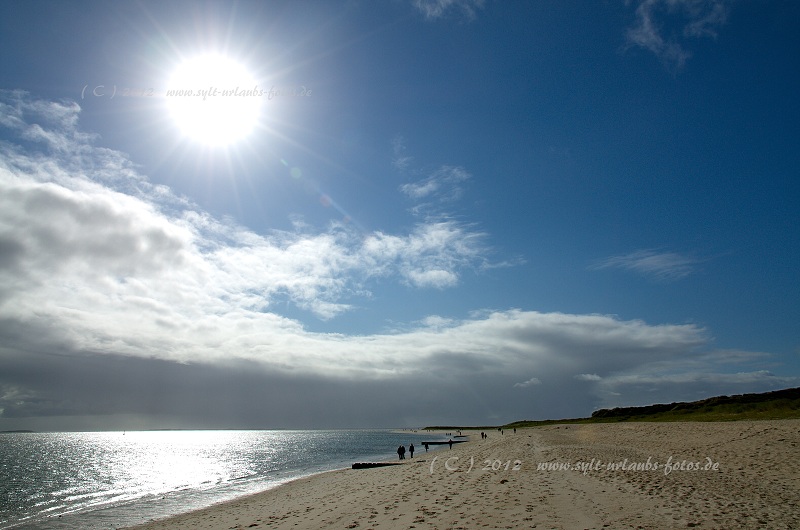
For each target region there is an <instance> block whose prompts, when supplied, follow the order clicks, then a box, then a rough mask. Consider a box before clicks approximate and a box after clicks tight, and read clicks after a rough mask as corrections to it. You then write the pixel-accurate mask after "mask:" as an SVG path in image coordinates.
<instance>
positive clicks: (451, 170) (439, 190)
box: [400, 166, 471, 201]
mask: <svg viewBox="0 0 800 530" xmlns="http://www.w3.org/2000/svg"><path fill="white" fill-rule="evenodd" d="M470 177H471V175H470V174H469V172H467V171H466V170H465V169H464V168H461V167H454V166H442V167H440V168H439V169H437V170H436V171H434V172H433V173H431V174H430V175H429V176H428V177H426V178H424V179H422V180H421V181H419V182H415V183H411V184H404V185H402V186H400V190H401V191H402V192H403V193H405V194H406V195H408V196H409V197H411V198H412V199H415V200H419V199H427V198H435V199H437V200H438V201H454V200H457V199H458V198H460V197H461V194H462V192H463V190H462V188H461V183H462V182H464V181H465V180H468V179H469V178H470Z"/></svg>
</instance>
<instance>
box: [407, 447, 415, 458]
mask: <svg viewBox="0 0 800 530" xmlns="http://www.w3.org/2000/svg"><path fill="white" fill-rule="evenodd" d="M408 452H409V453H411V458H414V444H411V446H410V447H409V448H408Z"/></svg>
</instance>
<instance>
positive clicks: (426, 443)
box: [423, 442, 428, 453]
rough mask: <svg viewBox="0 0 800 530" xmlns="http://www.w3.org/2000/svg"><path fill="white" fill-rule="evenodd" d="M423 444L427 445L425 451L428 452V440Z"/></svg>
mask: <svg viewBox="0 0 800 530" xmlns="http://www.w3.org/2000/svg"><path fill="white" fill-rule="evenodd" d="M423 445H425V452H426V453H427V452H428V442H425V443H424V444H423Z"/></svg>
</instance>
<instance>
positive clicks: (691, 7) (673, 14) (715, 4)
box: [626, 0, 729, 71]
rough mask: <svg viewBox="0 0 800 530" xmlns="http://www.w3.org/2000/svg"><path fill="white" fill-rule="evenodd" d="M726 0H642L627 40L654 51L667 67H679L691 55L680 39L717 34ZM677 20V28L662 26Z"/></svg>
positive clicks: (723, 21) (714, 35) (721, 23)
mask: <svg viewBox="0 0 800 530" xmlns="http://www.w3.org/2000/svg"><path fill="white" fill-rule="evenodd" d="M728 4H729V2H728V1H727V0H641V1H640V2H639V3H638V6H637V8H636V24H635V25H634V26H633V27H631V28H629V29H628V31H627V33H626V37H627V41H628V44H629V45H630V46H638V47H641V48H644V49H646V50H649V51H650V52H652V53H654V54H655V55H656V56H657V57H658V58H660V59H661V60H662V61H663V62H664V64H665V65H666V66H667V67H668V68H669V69H670V70H673V71H677V70H680V69H681V68H682V67H683V66H684V64H685V63H686V61H687V60H688V59H689V58H690V57H691V55H692V54H691V52H690V51H688V50H687V49H686V48H685V46H684V42H683V41H684V40H685V39H686V38H697V37H716V36H717V30H718V28H720V27H721V26H723V25H724V24H725V23H726V22H727V17H728ZM676 20H680V24H681V31H680V32H676V31H671V32H670V30H669V29H667V30H665V29H664V26H665V25H669V23H674V21H676ZM665 33H667V35H666V36H665Z"/></svg>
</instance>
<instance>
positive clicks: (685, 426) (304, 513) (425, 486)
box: [136, 420, 800, 530]
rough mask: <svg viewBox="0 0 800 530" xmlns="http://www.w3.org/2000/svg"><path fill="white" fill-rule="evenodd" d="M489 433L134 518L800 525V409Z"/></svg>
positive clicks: (281, 524)
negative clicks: (775, 416) (199, 506)
mask: <svg viewBox="0 0 800 530" xmlns="http://www.w3.org/2000/svg"><path fill="white" fill-rule="evenodd" d="M487 432H488V434H489V438H488V439H486V440H482V439H481V437H480V435H479V434H478V433H477V432H467V431H465V434H470V435H471V436H470V443H466V444H458V445H454V446H453V448H452V449H448V448H447V447H444V448H443V449H439V450H436V451H431V452H429V453H425V451H424V449H423V448H422V447H420V448H418V451H417V453H415V458H414V459H407V460H406V461H405V463H404V464H403V465H398V466H388V467H379V468H373V469H361V470H351V469H347V470H339V471H332V472H329V473H323V474H320V475H315V476H313V477H309V478H305V479H301V480H297V481H294V482H290V483H288V484H286V485H283V486H280V487H278V488H275V489H272V490H269V491H266V492H263V493H259V494H256V495H252V496H249V497H244V498H241V499H238V500H234V501H231V502H227V503H223V504H219V505H215V506H212V507H210V508H207V509H204V510H199V511H197V512H192V513H188V514H183V515H179V516H176V517H172V518H169V519H165V520H162V521H156V522H151V523H149V524H146V525H143V526H139V527H136V528H138V529H148V530H155V529H219V530H223V529H224V530H228V529H240V528H256V529H257V528H270V529H272V528H279V529H288V528H292V529H314V530H318V529H321V528H360V529H369V528H373V529H380V528H385V529H394V528H418V529H433V528H437V529H445V528H447V529H471V528H558V529H575V528H577V529H581V528H598V529H599V528H614V529H616V528H648V529H649V528H653V529H663V528H692V527H695V528H800V510H798V508H797V507H798V506H800V420H774V421H743V422H715V423H688V422H687V423H617V424H592V425H554V426H548V427H537V428H531V429H519V430H517V432H516V433H513V432H511V431H505V433H504V434H502V435H501V434H500V433H499V432H497V431H487ZM420 450H421V451H422V452H419V451H420Z"/></svg>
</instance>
